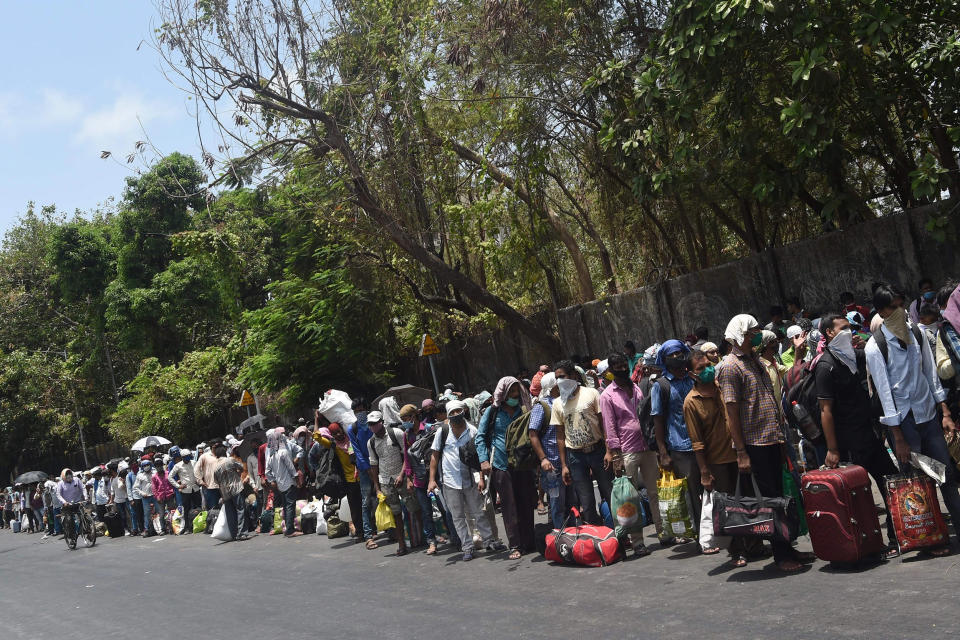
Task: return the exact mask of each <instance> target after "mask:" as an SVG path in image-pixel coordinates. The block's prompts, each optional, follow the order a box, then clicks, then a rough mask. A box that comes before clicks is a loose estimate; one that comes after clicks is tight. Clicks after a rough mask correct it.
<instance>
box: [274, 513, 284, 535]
mask: <svg viewBox="0 0 960 640" xmlns="http://www.w3.org/2000/svg"><path fill="white" fill-rule="evenodd" d="M283 524H284V523H283V507H277V508H275V509H274V510H273V532H274V533H283Z"/></svg>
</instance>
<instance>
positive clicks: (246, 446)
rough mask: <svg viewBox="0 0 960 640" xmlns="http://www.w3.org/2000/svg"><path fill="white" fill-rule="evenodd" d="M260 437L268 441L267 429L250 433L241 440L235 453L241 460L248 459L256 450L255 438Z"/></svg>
mask: <svg viewBox="0 0 960 640" xmlns="http://www.w3.org/2000/svg"><path fill="white" fill-rule="evenodd" d="M256 438H259V439H260V440H262V441H263V442H266V441H267V432H266V431H256V432H254V433H248V434H247V435H245V436H243V440H241V441H240V446H238V447H237V450H236V451H235V453H236V454H237V456H238V457H239V458H240V459H241V460H246V459H247V457H248V456H249V455H250V454H251V453H254V452H255V451H256V450H255V449H254V448H253V441H254V439H256Z"/></svg>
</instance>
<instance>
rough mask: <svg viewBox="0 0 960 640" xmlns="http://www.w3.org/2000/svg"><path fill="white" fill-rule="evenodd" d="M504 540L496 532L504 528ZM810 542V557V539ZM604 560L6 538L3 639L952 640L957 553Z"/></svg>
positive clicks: (678, 554) (280, 544)
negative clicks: (785, 570) (776, 562)
mask: <svg viewBox="0 0 960 640" xmlns="http://www.w3.org/2000/svg"><path fill="white" fill-rule="evenodd" d="M501 531H502V529H501ZM801 547H802V548H804V549H808V548H809V545H808V542H807V540H806V539H805V538H802V539H801ZM653 548H654V549H655V551H654V553H653V554H652V555H651V556H649V557H646V558H641V559H637V560H632V559H628V560H627V561H626V562H621V563H619V564H616V565H613V566H610V567H605V568H596V569H593V568H580V567H567V566H554V565H551V564H550V563H548V562H546V561H544V560H543V559H542V558H540V557H537V556H535V555H534V556H525V557H524V558H522V559H521V560H519V561H510V560H507V559H506V555H505V554H495V555H489V554H481V555H479V556H478V557H477V558H476V559H475V560H474V561H473V562H470V563H464V562H462V561H461V559H460V554H459V553H452V552H449V551H448V552H443V551H442V552H441V553H440V554H438V555H437V556H434V557H430V556H426V555H424V554H423V553H422V551H421V552H417V553H412V554H410V555H407V556H406V557H402V558H397V557H396V556H395V555H394V550H395V547H394V546H393V545H387V544H385V545H384V546H381V547H380V548H379V549H377V550H375V551H368V550H366V549H364V548H363V546H362V545H354V544H352V543H350V542H347V541H346V540H345V539H339V540H328V539H327V538H326V537H325V536H323V537H320V536H304V537H301V538H295V539H289V540H288V539H283V538H281V537H279V536H257V537H255V538H253V539H252V540H249V541H246V542H230V543H219V542H216V541H215V540H212V539H211V538H210V537H209V536H205V535H202V534H201V535H189V536H180V537H162V538H161V537H157V538H148V539H142V538H130V537H126V538H119V539H103V538H101V539H98V541H97V544H96V546H94V547H92V548H89V549H78V550H76V551H69V550H68V549H67V547H66V545H65V544H64V543H63V541H62V540H60V539H56V538H48V539H47V540H45V541H42V540H41V536H40V535H39V534H32V535H28V534H13V533H11V532H10V530H9V529H5V530H2V531H0V611H2V617H0V620H2V631H0V637H2V638H57V639H65V638H77V637H79V638H97V639H101V638H125V639H129V638H138V637H187V638H204V639H211V640H220V639H225V638H230V639H231V640H247V639H250V640H253V639H256V640H262V639H264V638H307V637H310V638H358V639H366V638H410V639H417V640H426V639H431V638H443V639H444V640H450V639H455V638H460V637H464V638H473V637H504V638H513V637H519V638H549V639H551V640H556V639H558V638H578V637H595V638H610V637H618V638H671V639H682V638H698V639H705V638H728V637H730V638H732V637H737V638H762V639H763V640H769V639H770V638H784V639H785V640H786V639H793V638H797V639H799V638H825V637H830V638H844V637H870V638H872V639H887V638H890V639H896V638H908V637H909V638H940V637H943V638H956V637H958V634H960V616H958V615H957V604H958V596H957V591H958V590H960V555H957V556H951V557H947V558H938V559H922V558H920V557H919V556H918V555H917V554H916V553H913V554H908V555H907V556H906V557H905V558H904V559H903V560H894V561H891V562H888V563H886V564H883V565H879V566H876V567H874V568H871V569H868V570H863V571H859V572H835V571H833V570H831V569H830V568H829V566H828V565H826V564H825V563H821V562H818V563H816V564H814V565H813V566H812V567H810V568H809V569H808V570H807V571H806V572H804V573H802V574H798V575H782V574H780V573H779V572H777V571H776V570H775V569H774V568H773V566H772V561H771V560H760V561H755V562H753V563H751V564H750V565H749V566H748V567H746V568H745V569H738V570H731V569H728V568H727V567H726V566H724V563H725V556H702V555H699V554H697V553H696V551H695V549H694V545H689V546H687V547H674V548H672V549H660V548H659V547H657V546H656V545H654V547H653Z"/></svg>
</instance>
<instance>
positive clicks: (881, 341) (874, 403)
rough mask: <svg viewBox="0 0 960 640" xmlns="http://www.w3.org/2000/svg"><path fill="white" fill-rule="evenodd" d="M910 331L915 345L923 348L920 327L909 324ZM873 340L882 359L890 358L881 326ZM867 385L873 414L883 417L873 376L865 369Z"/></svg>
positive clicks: (887, 359)
mask: <svg viewBox="0 0 960 640" xmlns="http://www.w3.org/2000/svg"><path fill="white" fill-rule="evenodd" d="M910 333H912V334H913V339H914V340H916V341H917V345H919V346H920V349H921V351H922V350H923V343H922V342H921V340H922V339H923V338H922V337H921V335H920V329H919V328H918V327H917V326H916V325H914V324H911V325H910ZM873 340H874V342H876V343H877V348H878V349H880V355H882V356H883V361H884V363H886V362H887V361H889V360H890V345H888V344H887V336H885V335H883V328H882V327H881V328H879V329H877V331H876V332H875V333H874V334H873ZM867 385H868V387H869V389H870V406H871V407H872V408H873V415H874V417H876V418H882V417H883V403H882V402H880V395H879V394H878V393H877V392H876V386H875V385H874V384H873V376H872V375H871V374H870V370H869V369H867Z"/></svg>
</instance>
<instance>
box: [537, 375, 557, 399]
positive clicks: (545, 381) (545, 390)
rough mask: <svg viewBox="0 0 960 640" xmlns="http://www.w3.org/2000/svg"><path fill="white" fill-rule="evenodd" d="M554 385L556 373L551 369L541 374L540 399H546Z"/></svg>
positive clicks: (555, 383)
mask: <svg viewBox="0 0 960 640" xmlns="http://www.w3.org/2000/svg"><path fill="white" fill-rule="evenodd" d="M555 386H557V375H556V374H555V373H554V372H553V371H551V372H550V373H545V374H543V377H542V378H540V396H539V397H540V399H541V400H546V399H547V396H549V395H550V392H551V391H553V388H554V387H555Z"/></svg>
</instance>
